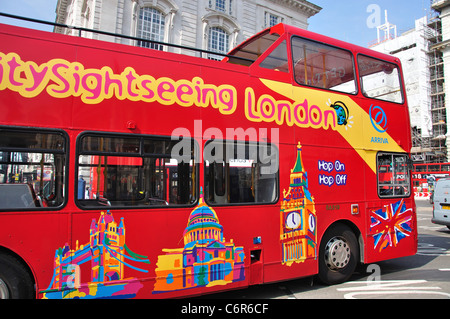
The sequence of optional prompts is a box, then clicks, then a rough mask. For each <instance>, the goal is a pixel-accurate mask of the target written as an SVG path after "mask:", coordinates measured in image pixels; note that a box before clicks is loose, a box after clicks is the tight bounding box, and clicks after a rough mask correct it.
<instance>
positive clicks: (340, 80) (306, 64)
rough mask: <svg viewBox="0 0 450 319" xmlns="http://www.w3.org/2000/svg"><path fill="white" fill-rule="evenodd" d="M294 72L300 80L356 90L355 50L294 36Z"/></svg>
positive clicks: (334, 87) (344, 89) (321, 86)
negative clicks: (352, 51) (350, 50)
mask: <svg viewBox="0 0 450 319" xmlns="http://www.w3.org/2000/svg"><path fill="white" fill-rule="evenodd" d="M292 58H293V60H294V76H295V81H297V83H298V84H302V85H308V86H314V87H318V88H322V89H330V90H334V91H339V92H344V93H350V94H355V93H356V90H357V89H356V81H355V72H354V68H353V56H352V54H351V52H349V51H347V50H343V49H340V48H336V47H333V46H330V45H326V44H323V43H318V42H314V41H311V40H306V39H303V38H299V37H293V38H292Z"/></svg>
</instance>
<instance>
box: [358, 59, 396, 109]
mask: <svg viewBox="0 0 450 319" xmlns="http://www.w3.org/2000/svg"><path fill="white" fill-rule="evenodd" d="M358 69H359V76H360V77H361V89H362V92H363V94H364V95H365V96H366V97H370V98H374V99H379V100H383V101H389V102H395V103H403V94H402V91H401V85H400V83H401V81H400V72H399V71H398V66H397V65H395V64H392V63H388V62H385V61H381V60H378V59H375V58H371V57H368V56H365V55H358Z"/></svg>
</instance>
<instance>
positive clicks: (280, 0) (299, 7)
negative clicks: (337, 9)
mask: <svg viewBox="0 0 450 319" xmlns="http://www.w3.org/2000/svg"><path fill="white" fill-rule="evenodd" d="M270 1H271V2H274V3H277V4H280V5H284V6H285V7H288V8H289V9H291V10H295V11H296V12H301V13H306V15H307V17H308V18H310V17H312V16H313V15H315V14H317V13H319V12H320V10H322V8H321V7H319V6H318V5H315V4H313V3H311V2H309V1H306V0H270Z"/></svg>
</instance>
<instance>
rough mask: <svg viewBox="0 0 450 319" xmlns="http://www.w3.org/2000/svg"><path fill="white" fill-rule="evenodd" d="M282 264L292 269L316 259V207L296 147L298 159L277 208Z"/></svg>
mask: <svg viewBox="0 0 450 319" xmlns="http://www.w3.org/2000/svg"><path fill="white" fill-rule="evenodd" d="M280 219H281V227H280V241H281V249H282V263H283V264H284V265H287V266H291V265H292V264H293V263H294V262H295V263H300V262H304V261H305V260H306V259H307V258H317V231H316V221H317V216H316V208H315V205H314V197H312V196H311V193H310V192H309V190H308V174H307V172H306V171H305V169H304V166H303V161H302V146H301V144H300V143H298V145H297V160H296V163H295V165H294V168H293V169H291V175H290V185H289V189H288V190H286V189H284V190H283V201H282V203H281V209H280Z"/></svg>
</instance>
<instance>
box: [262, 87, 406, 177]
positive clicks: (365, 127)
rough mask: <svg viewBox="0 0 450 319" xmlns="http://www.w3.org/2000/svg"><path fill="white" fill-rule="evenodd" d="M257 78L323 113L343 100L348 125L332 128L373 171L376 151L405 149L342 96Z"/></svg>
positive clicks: (276, 90) (354, 104)
mask: <svg viewBox="0 0 450 319" xmlns="http://www.w3.org/2000/svg"><path fill="white" fill-rule="evenodd" d="M260 80H261V82H262V83H263V84H264V85H265V86H267V87H268V88H269V89H271V90H273V91H275V92H277V93H279V94H281V95H283V96H285V97H287V98H289V99H291V100H293V101H297V102H299V101H304V100H305V99H307V100H308V104H309V105H317V106H318V107H319V108H320V109H321V110H322V111H323V112H324V111H329V110H330V105H329V104H331V103H334V102H336V101H341V102H343V103H344V104H345V105H346V107H347V108H348V110H349V125H337V126H336V128H335V130H336V131H337V132H339V134H341V135H342V137H343V138H344V139H345V140H346V141H347V142H348V143H349V144H350V145H351V147H352V148H353V149H354V150H355V151H356V152H357V153H358V154H359V155H360V156H361V158H362V159H363V160H364V161H365V162H366V163H367V165H368V166H369V167H370V168H371V169H372V171H373V172H374V173H376V154H377V152H378V151H386V152H405V150H404V149H403V148H402V147H401V146H400V145H399V144H398V142H397V141H395V140H394V139H393V138H392V137H391V136H390V135H389V134H388V133H387V132H384V133H380V132H378V131H377V130H376V129H375V128H374V127H373V125H372V121H371V119H370V116H369V114H368V113H367V112H366V111H365V110H363V109H362V108H361V107H360V106H359V105H358V104H357V103H356V102H355V101H354V100H353V99H351V98H350V97H348V96H346V95H342V94H337V93H333V92H323V91H320V90H314V89H309V88H305V87H297V86H293V85H291V84H288V83H283V82H277V81H273V80H267V79H260ZM327 103H328V104H327ZM350 122H351V124H350ZM376 126H377V128H378V129H379V130H380V131H383V129H382V127H381V126H379V125H377V124H376ZM373 139H375V140H382V141H383V143H382V144H378V143H374V142H373Z"/></svg>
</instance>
